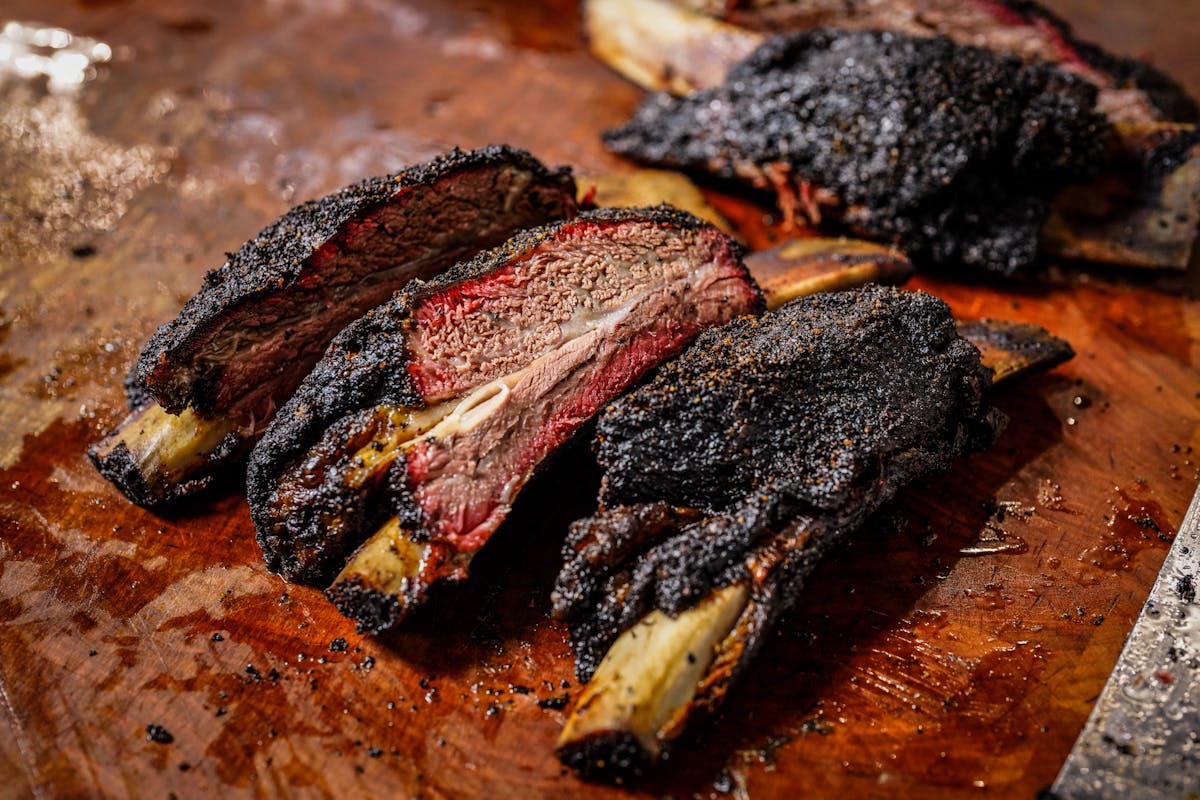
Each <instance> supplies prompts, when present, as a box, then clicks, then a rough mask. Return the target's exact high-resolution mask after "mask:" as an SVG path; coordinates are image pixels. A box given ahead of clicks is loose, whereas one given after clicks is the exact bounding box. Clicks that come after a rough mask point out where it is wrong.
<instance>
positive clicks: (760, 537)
mask: <svg viewBox="0 0 1200 800" xmlns="http://www.w3.org/2000/svg"><path fill="white" fill-rule="evenodd" d="M989 380H990V374H989V370H988V369H987V368H986V367H983V366H982V365H981V364H980V360H979V351H978V350H977V349H976V348H975V347H973V346H971V345H970V344H969V343H967V342H966V341H964V340H963V339H961V338H960V337H959V336H958V334H957V332H956V329H955V325H954V321H953V319H952V318H951V316H950V312H949V309H948V308H947V307H946V305H945V304H944V303H943V302H942V301H940V300H938V299H937V298H934V297H932V296H930V295H925V294H921V293H914V292H903V291H899V290H895V289H885V288H879V287H873V288H870V289H867V290H863V291H857V292H845V293H835V294H826V295H818V296H816V297H813V298H809V299H803V300H799V301H796V302H793V303H791V304H789V305H787V306H784V307H783V308H781V309H780V310H778V311H776V312H772V313H770V314H767V315H765V316H764V317H759V318H742V319H739V320H736V321H734V322H732V323H730V324H728V325H726V326H723V327H721V328H718V329H714V330H711V331H708V332H707V333H705V334H703V335H702V336H700V337H699V338H698V339H697V340H696V342H695V343H693V345H692V346H691V347H690V348H689V349H688V350H686V351H685V352H684V354H683V355H682V356H681V357H679V358H678V359H676V360H675V361H672V362H669V363H668V364H667V365H665V366H663V367H662V368H661V369H660V370H659V372H658V374H657V375H656V376H655V378H654V379H653V380H652V381H651V382H650V383H648V384H646V385H644V386H642V387H640V388H638V389H637V390H635V391H633V392H632V393H630V394H629V395H627V396H625V397H624V398H622V399H620V400H618V401H617V402H616V403H613V404H612V405H611V406H610V407H609V408H608V409H607V410H606V411H605V412H604V414H603V415H602V416H601V417H600V420H599V422H598V426H597V445H596V452H597V457H598V459H599V461H600V463H601V465H602V467H603V468H604V470H605V478H604V487H603V491H602V499H603V505H604V506H606V507H607V510H606V511H602V512H601V513H600V514H598V515H597V516H596V517H593V518H592V519H589V520H584V521H581V522H579V523H576V524H575V525H574V526H573V527H572V531H571V534H570V535H569V537H568V540H567V542H566V544H565V545H564V550H563V552H564V561H565V562H566V565H565V566H564V568H563V570H562V572H561V573H560V578H559V582H558V584H557V585H556V591H555V601H556V602H555V613H556V614H557V615H558V616H560V617H562V618H566V619H568V620H569V621H570V625H571V629H572V641H573V643H574V645H575V648H576V655H577V670H578V671H579V673H580V675H581V676H588V675H590V674H591V671H592V670H594V669H595V667H596V666H597V665H598V663H599V659H600V658H601V657H602V656H603V654H604V653H605V652H606V650H607V649H608V646H609V645H610V644H611V642H612V641H613V640H614V639H615V637H616V636H617V635H618V634H620V632H621V631H623V630H625V629H626V628H628V627H629V626H630V625H632V624H633V623H634V622H636V621H637V620H638V619H640V618H641V617H642V616H644V615H645V613H647V612H648V611H649V610H650V609H652V608H658V609H660V610H662V611H664V612H665V613H668V614H676V613H678V612H679V611H681V610H683V609H685V608H688V607H690V606H691V605H693V604H694V603H696V602H698V601H699V600H700V599H702V598H703V597H705V596H707V595H708V594H709V593H710V592H711V591H712V590H713V589H714V588H716V587H720V586H723V585H727V584H729V583H733V582H736V581H744V580H747V579H748V578H751V577H752V576H751V575H750V574H749V572H748V570H749V567H748V566H747V564H748V562H750V561H754V560H757V561H758V562H759V563H762V564H770V563H781V562H782V563H784V564H791V565H792V566H789V567H787V569H788V570H791V571H796V570H799V572H797V574H799V573H800V572H803V569H804V568H805V565H807V564H810V563H815V561H816V560H817V559H818V558H819V557H820V555H821V554H822V553H823V551H824V549H825V547H826V546H828V544H829V543H830V542H832V541H836V539H838V538H840V537H841V536H842V535H844V534H845V532H846V531H850V530H853V529H855V528H856V527H858V526H859V525H861V524H862V522H863V521H864V520H865V519H866V517H867V516H868V515H869V514H870V513H871V512H872V511H874V510H875V509H877V508H879V507H880V506H881V505H882V504H883V503H885V502H887V501H888V500H890V499H891V498H892V497H893V496H894V494H895V493H896V492H897V491H898V490H899V489H900V488H901V487H903V486H904V485H907V484H908V483H911V482H912V481H914V480H917V479H919V478H921V477H922V476H925V475H928V474H930V473H934V472H938V471H942V470H945V469H948V468H949V466H950V464H951V462H952V461H953V459H955V458H956V457H958V456H961V455H963V454H965V453H967V452H971V451H973V450H976V449H980V448H982V447H984V446H986V445H987V444H989V443H990V442H991V441H992V439H993V438H994V436H995V434H996V432H997V430H998V429H999V427H1000V426H1001V424H1002V417H1001V415H1000V414H999V412H996V411H995V410H994V409H991V408H990V407H989V406H988V405H987V404H986V403H985V402H984V400H983V390H984V388H985V387H986V386H987V385H988V384H989ZM644 503H655V504H662V503H666V504H669V505H671V506H676V507H683V508H691V509H697V510H698V511H700V512H702V515H703V516H704V518H703V519H699V520H698V521H692V522H687V521H686V520H685V519H679V521H672V522H671V523H669V524H665V525H663V526H661V527H660V528H659V529H658V530H657V531H655V532H654V535H653V536H641V537H634V536H631V534H630V533H629V531H628V529H629V527H630V525H631V521H630V520H629V519H628V517H629V516H630V515H634V516H635V517H636V516H637V515H642V516H645V515H646V514H647V513H648V512H647V510H646V509H645V508H644V507H643V506H641V505H640V504H644ZM649 513H651V516H653V513H656V512H649ZM657 513H661V512H657ZM640 524H641V522H640V520H638V519H636V518H635V519H634V520H633V521H632V525H633V527H635V528H636V527H637V526H638V525H640ZM785 527H786V528H787V529H789V530H792V531H793V532H794V533H793V534H791V535H789V536H787V537H784V538H783V539H782V542H783V543H784V544H783V545H771V544H770V542H771V541H772V538H773V537H776V536H777V534H779V532H780V530H781V529H783V528H785ZM635 538H636V539H637V542H638V545H639V546H638V547H637V548H630V547H629V546H628V542H629V541H631V539H635ZM789 543H790V544H789ZM796 543H801V544H802V545H803V546H802V547H796V546H795V545H796ZM789 549H790V550H792V551H794V552H792V553H791V554H789V553H788V552H787V551H788V550H789ZM635 550H636V552H633V551H635ZM608 553H612V554H613V555H611V556H609V555H607V554H608ZM583 561H586V562H587V563H579V562H583ZM763 589H764V587H760V591H761V590H763ZM794 589H795V587H794V586H791V585H790V584H789V585H788V587H787V591H789V592H790V591H793V590H794Z"/></svg>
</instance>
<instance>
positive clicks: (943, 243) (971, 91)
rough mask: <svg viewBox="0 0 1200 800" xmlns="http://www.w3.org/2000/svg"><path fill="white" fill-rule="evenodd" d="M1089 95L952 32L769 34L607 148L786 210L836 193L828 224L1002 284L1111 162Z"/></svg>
mask: <svg viewBox="0 0 1200 800" xmlns="http://www.w3.org/2000/svg"><path fill="white" fill-rule="evenodd" d="M1095 100H1096V89H1095V87H1094V86H1092V85H1091V84H1089V83H1087V82H1086V81H1084V80H1082V79H1080V78H1076V77H1075V76H1072V75H1069V74H1067V73H1065V72H1063V71H1061V70H1059V69H1056V68H1054V67H1051V66H1047V65H1044V64H1035V65H1025V64H1023V63H1022V62H1021V61H1019V60H1018V59H1016V58H1013V57H1011V56H1006V55H1002V54H998V53H995V52H993V51H990V50H985V49H982V48H977V47H966V46H959V45H956V44H954V43H953V42H951V41H950V40H949V39H946V38H943V37H932V38H930V37H917V36H910V35H906V34H899V33H892V32H875V31H858V32H845V31H837V30H816V31H807V32H803V33H798V34H791V35H785V36H776V37H772V38H771V39H768V40H767V41H766V42H765V43H764V44H763V45H762V46H760V47H759V48H758V49H757V50H755V51H754V52H753V53H752V54H751V55H750V56H749V57H748V58H746V59H745V60H744V61H742V62H741V63H739V64H738V65H736V66H735V67H734V68H733V69H732V70H731V71H730V73H729V75H728V77H727V78H726V81H725V83H724V84H723V85H721V86H719V87H714V88H712V89H706V90H702V91H699V92H694V93H693V94H691V95H688V96H686V97H682V98H673V97H671V96H669V95H666V94H655V95H651V96H650V97H649V98H648V99H647V100H646V102H645V103H643V105H642V106H641V108H640V109H639V110H638V111H637V112H636V114H635V115H634V117H633V118H632V119H631V120H630V121H629V122H628V123H626V124H625V125H624V126H622V127H621V128H618V129H615V130H612V131H609V132H607V133H606V134H605V136H604V140H605V144H606V145H607V146H608V148H609V149H611V150H613V151H614V152H617V153H621V154H623V155H627V156H630V157H633V158H635V159H638V160H640V161H644V162H647V163H652V164H660V165H666V166H671V167H677V168H684V169H691V170H702V171H708V172H712V173H715V174H717V175H719V176H721V177H725V178H740V179H749V180H750V182H751V183H753V184H755V185H757V186H759V187H760V188H775V189H776V190H777V191H779V192H780V197H781V200H782V201H783V204H784V205H785V206H786V205H787V204H788V201H787V198H786V194H787V193H788V192H790V191H796V190H797V189H798V190H799V193H800V194H803V193H804V191H805V187H806V186H807V187H809V188H810V190H811V188H812V187H815V188H817V189H819V190H824V191H826V192H831V193H832V194H833V195H834V196H835V197H836V200H835V201H834V205H833V206H832V207H831V208H829V209H828V210H827V212H826V213H830V214H832V215H834V216H835V217H838V218H840V220H841V222H842V223H844V224H845V225H847V226H849V227H850V228H852V229H854V230H856V231H859V232H861V233H862V234H864V235H867V236H870V237H873V238H878V239H882V240H885V241H889V242H895V243H899V244H901V245H902V246H903V247H904V248H905V249H906V250H907V251H908V253H909V255H910V256H913V257H914V260H919V261H921V262H924V263H926V264H928V265H945V266H949V265H958V264H962V265H964V266H966V267H969V268H974V269H976V270H984V271H987V272H990V273H994V274H999V275H1004V276H1008V275H1013V274H1015V273H1018V272H1020V271H1022V270H1024V269H1026V268H1028V267H1029V266H1030V265H1031V264H1032V263H1033V260H1034V256H1035V254H1036V250H1037V238H1038V232H1039V230H1040V228H1041V226H1042V224H1043V222H1044V221H1045V218H1046V215H1047V213H1048V210H1049V206H1050V201H1051V199H1052V197H1053V196H1054V195H1055V194H1056V193H1057V191H1058V190H1059V189H1061V188H1062V186H1064V185H1066V184H1069V183H1074V182H1080V181H1084V180H1087V179H1089V178H1091V177H1093V176H1094V175H1095V174H1096V173H1097V171H1098V169H1099V164H1101V163H1102V161H1103V159H1104V154H1105V148H1106V146H1107V141H1108V137H1109V128H1108V125H1107V123H1106V122H1105V120H1104V118H1103V117H1102V116H1101V115H1099V114H1098V113H1097V112H1096V111H1094V105H1095ZM781 176H782V177H781ZM788 182H794V183H795V184H798V186H793V187H791V188H785V187H783V186H781V183H788ZM786 210H787V208H785V211H786Z"/></svg>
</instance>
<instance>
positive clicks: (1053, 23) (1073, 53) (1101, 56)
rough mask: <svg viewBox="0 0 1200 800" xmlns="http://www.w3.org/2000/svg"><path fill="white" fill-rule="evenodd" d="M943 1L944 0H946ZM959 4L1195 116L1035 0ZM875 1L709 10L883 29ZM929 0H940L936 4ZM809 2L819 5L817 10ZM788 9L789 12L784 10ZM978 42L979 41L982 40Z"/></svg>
mask: <svg viewBox="0 0 1200 800" xmlns="http://www.w3.org/2000/svg"><path fill="white" fill-rule="evenodd" d="M943 2H944V0H943ZM945 4H946V5H949V3H945ZM963 4H964V5H966V6H968V7H969V6H971V5H976V6H982V7H984V10H985V11H987V12H988V13H989V14H990V15H991V16H992V18H993V27H994V28H995V29H997V30H1003V29H1004V28H1008V27H1023V26H1033V27H1035V28H1038V29H1040V30H1042V31H1044V32H1046V33H1049V34H1050V35H1051V36H1053V37H1054V38H1056V39H1057V44H1058V48H1057V49H1058V50H1059V60H1060V61H1065V60H1068V59H1071V58H1072V57H1075V58H1078V59H1079V61H1081V62H1083V63H1084V64H1087V65H1088V66H1089V67H1091V68H1092V69H1093V70H1095V71H1096V72H1099V73H1101V74H1102V75H1104V76H1106V77H1107V78H1108V79H1109V80H1110V81H1111V83H1112V85H1113V86H1114V87H1116V88H1133V89H1137V90H1139V91H1141V92H1142V94H1144V95H1145V97H1146V99H1147V101H1148V103H1149V105H1150V106H1151V107H1152V108H1153V109H1154V111H1155V112H1156V113H1157V114H1158V116H1159V117H1160V118H1161V119H1163V120H1165V121H1171V122H1196V121H1200V108H1198V107H1197V105H1196V101H1195V100H1194V99H1192V97H1191V96H1190V95H1188V93H1187V92H1186V91H1185V90H1184V88H1183V87H1182V86H1180V85H1179V83H1177V82H1176V81H1175V80H1174V79H1173V78H1171V77H1170V76H1168V75H1166V74H1164V73H1162V72H1161V71H1159V70H1158V69H1156V68H1155V67H1153V66H1152V65H1150V64H1148V63H1146V62H1145V61H1139V60H1137V59H1134V58H1128V57H1126V56H1120V55H1116V54H1113V53H1110V52H1108V51H1107V50H1104V49H1103V48H1101V47H1099V46H1097V45H1095V44H1093V43H1092V42H1088V41H1086V40H1083V39H1080V38H1079V36H1078V34H1076V33H1075V30H1074V28H1072V27H1071V25H1070V23H1068V22H1067V21H1066V20H1064V19H1063V18H1062V17H1060V16H1059V15H1057V14H1055V13H1054V12H1053V11H1051V10H1050V9H1048V8H1046V7H1045V6H1043V5H1042V4H1040V3H1036V2H1033V0H967V2H965V3H963ZM877 5H881V6H884V7H885V8H888V6H887V5H886V4H876V3H871V2H868V3H860V2H858V0H842V2H841V3H840V6H841V8H840V9H839V8H838V7H837V6H834V5H833V4H831V3H827V2H822V3H816V4H810V3H807V2H794V0H776V1H771V2H765V3H763V2H759V0H732V1H731V2H720V3H718V4H716V6H715V7H712V8H711V10H710V13H715V14H717V15H718V16H722V17H724V18H726V19H729V20H730V21H732V22H734V23H735V24H738V25H742V26H748V27H750V28H753V29H755V30H761V31H768V32H770V31H774V32H784V31H788V30H795V29H796V27H797V26H805V25H812V24H813V22H814V20H817V19H819V20H820V21H821V24H823V25H825V26H830V27H839V26H847V27H849V26H851V25H853V27H857V28H863V27H868V25H867V24H864V23H866V22H867V21H870V22H872V23H874V24H871V25H870V27H872V28H875V29H885V28H888V27H889V25H888V24H887V18H886V13H885V14H884V15H883V18H878V17H876V16H873V15H872V11H873V10H874V9H875V7H876V6H877ZM893 5H894V4H893ZM901 5H902V6H910V7H911V8H910V10H911V11H917V12H919V11H920V10H921V8H922V7H923V6H925V5H927V4H926V3H925V2H924V0H917V2H913V3H907V4H901ZM934 5H940V3H939V4H934ZM814 6H817V7H819V11H818V10H817V9H816V8H814ZM789 10H791V11H792V12H793V13H791V14H789ZM889 10H890V8H889ZM894 13H897V14H903V11H900V10H898V11H895V12H894ZM914 16H915V19H913V18H910V17H908V15H905V19H904V21H905V22H906V23H911V24H916V25H927V26H928V29H929V31H930V33H936V32H938V31H939V30H942V31H943V32H945V31H944V29H941V28H939V27H938V26H937V23H935V22H928V23H926V22H925V21H924V20H923V19H922V17H921V15H920V14H919V13H917V14H915V15H914ZM864 17H865V19H864ZM1014 18H1015V20H1014ZM854 23H859V24H854ZM1047 29H1048V30H1047ZM982 35H983V38H984V39H986V36H987V32H983V34H982ZM977 43H979V44H983V42H977ZM1056 63H1057V62H1056Z"/></svg>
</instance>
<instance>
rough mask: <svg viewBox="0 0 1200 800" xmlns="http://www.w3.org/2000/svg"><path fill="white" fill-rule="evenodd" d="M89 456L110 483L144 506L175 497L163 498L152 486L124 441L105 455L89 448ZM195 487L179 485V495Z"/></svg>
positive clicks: (149, 506) (148, 506) (151, 505)
mask: <svg viewBox="0 0 1200 800" xmlns="http://www.w3.org/2000/svg"><path fill="white" fill-rule="evenodd" d="M88 458H90V459H91V461H92V464H93V465H94V466H95V467H96V471H97V472H99V473H100V474H101V475H103V476H104V477H105V478H106V479H108V481H109V482H110V483H112V484H114V485H116V486H119V487H120V489H121V491H122V492H124V493H125V496H126V497H128V498H129V499H130V500H132V501H133V502H134V503H136V504H137V505H139V506H142V507H143V508H152V507H154V506H155V505H157V504H159V503H162V502H164V500H170V499H173V497H168V498H163V497H161V496H160V495H159V494H158V493H156V492H155V491H154V490H153V489H151V488H150V485H149V484H148V483H147V482H146V479H145V477H143V476H142V472H141V470H140V469H138V464H137V461H136V460H135V459H134V458H133V455H132V454H131V453H130V452H129V448H128V447H126V446H125V443H124V442H118V443H117V446H116V447H114V448H113V449H112V451H111V452H109V453H108V454H107V455H105V456H103V457H101V456H100V455H99V453H98V452H97V451H96V449H95V448H92V449H89V450H88ZM194 488H195V487H193V486H187V487H179V491H178V495H184V494H188V493H189V492H191V491H193V490H194Z"/></svg>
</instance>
